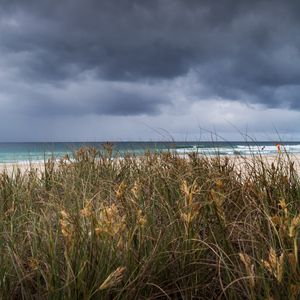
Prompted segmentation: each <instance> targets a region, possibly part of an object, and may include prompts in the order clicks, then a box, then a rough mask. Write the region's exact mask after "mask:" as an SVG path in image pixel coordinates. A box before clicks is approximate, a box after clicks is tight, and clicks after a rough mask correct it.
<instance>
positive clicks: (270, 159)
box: [0, 153, 300, 174]
mask: <svg viewBox="0 0 300 300" xmlns="http://www.w3.org/2000/svg"><path fill="white" fill-rule="evenodd" d="M178 155H179V156H180V157H185V158H188V155H187V154H186V155H183V154H178ZM198 155H199V156H201V154H198ZM206 157H211V158H213V157H215V156H214V155H211V156H206ZM222 157H228V158H229V160H231V161H233V162H234V163H235V166H236V167H237V169H239V170H242V171H243V170H244V169H245V165H246V164H249V163H251V162H252V161H253V158H255V159H257V158H258V159H259V160H262V161H263V162H265V163H266V164H267V165H271V164H272V163H274V164H276V162H278V160H279V158H280V161H281V162H282V160H283V161H288V160H290V161H291V162H294V167H295V170H296V171H297V172H298V173H300V154H298V153H293V154H289V155H288V156H287V155H286V154H281V155H280V156H279V155H278V154H276V155H244V156H240V155H229V156H226V155H225V156H222ZM118 159H120V158H118ZM56 162H57V161H56ZM18 169H19V170H20V171H21V173H26V172H28V171H30V170H37V171H38V172H44V170H45V165H44V162H43V161H40V162H38V161H35V162H24V161H22V162H14V163H0V173H2V172H3V171H6V172H7V173H8V174H13V173H14V172H16V171H17V170H18Z"/></svg>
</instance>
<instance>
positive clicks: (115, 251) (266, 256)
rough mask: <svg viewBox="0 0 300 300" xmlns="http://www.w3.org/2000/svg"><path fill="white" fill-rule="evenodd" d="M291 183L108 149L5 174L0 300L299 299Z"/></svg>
mask: <svg viewBox="0 0 300 300" xmlns="http://www.w3.org/2000/svg"><path fill="white" fill-rule="evenodd" d="M298 175H299V174H298V173H297V171H296V168H295V165H294V162H293V160H292V159H291V158H290V157H288V155H287V154H279V155H278V156H277V157H276V158H275V159H274V161H273V162H272V163H268V162H267V161H266V160H265V159H264V157H262V156H250V157H248V158H247V159H245V160H243V159H239V160H234V159H232V158H228V157H223V156H203V155H197V154H189V155H188V157H181V156H179V155H177V154H174V153H170V152H167V153H156V154H154V153H150V152H149V153H145V155H144V156H141V157H135V156H134V155H130V154H128V155H126V156H125V157H124V158H123V159H119V158H113V157H112V149H111V147H110V146H106V148H105V150H104V151H101V152H100V151H98V150H96V149H94V148H83V149H80V150H78V151H77V152H76V153H75V155H74V159H72V160H70V159H69V158H68V157H64V158H63V159H61V160H60V161H59V162H58V161H54V160H49V161H47V162H46V163H45V165H44V169H43V172H42V173H41V172H40V170H37V169H34V168H31V169H30V170H29V171H28V172H21V171H20V170H17V169H15V170H14V172H13V174H8V173H6V172H5V171H3V172H2V174H1V175H0V235H1V236H0V253H1V255H0V298H1V299H299V297H300V266H299V253H300V252H299V231H300V181H299V177H298Z"/></svg>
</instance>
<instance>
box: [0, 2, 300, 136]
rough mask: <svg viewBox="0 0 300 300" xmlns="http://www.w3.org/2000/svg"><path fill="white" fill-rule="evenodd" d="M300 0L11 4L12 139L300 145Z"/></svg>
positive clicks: (7, 17) (6, 106)
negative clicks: (298, 142)
mask: <svg viewBox="0 0 300 300" xmlns="http://www.w3.org/2000/svg"><path fill="white" fill-rule="evenodd" d="M299 28H300V2H299V1H298V0H295V1H293V0H285V1H282V0H272V1H267V0H260V1H255V0H253V1H249V0H222V1H211V0H122V1H120V0H118V1H117V0H26V1H24V0H0V141H96V140H100V141H106V140H111V141H127V140H135V141H142V140H169V139H175V140H209V139H218V138H222V139H225V140H244V139H245V138H248V137H250V139H255V140H273V139H274V138H278V137H280V138H282V139H286V140H291V141H295V140H300V32H299Z"/></svg>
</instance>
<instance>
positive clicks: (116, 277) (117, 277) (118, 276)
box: [99, 267, 126, 290]
mask: <svg viewBox="0 0 300 300" xmlns="http://www.w3.org/2000/svg"><path fill="white" fill-rule="evenodd" d="M125 271H126V268H125V267H119V268H117V269H116V270H115V271H113V272H112V273H111V274H109V275H108V277H107V278H106V279H105V280H104V281H103V283H102V284H101V285H100V287H99V290H105V289H108V288H112V287H114V286H116V285H118V284H119V283H120V282H121V281H122V279H123V276H124V273H125Z"/></svg>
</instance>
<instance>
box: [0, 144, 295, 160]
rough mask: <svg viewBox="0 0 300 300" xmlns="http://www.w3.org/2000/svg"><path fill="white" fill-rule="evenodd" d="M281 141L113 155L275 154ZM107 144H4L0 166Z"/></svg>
mask: <svg viewBox="0 0 300 300" xmlns="http://www.w3.org/2000/svg"><path fill="white" fill-rule="evenodd" d="M277 144H278V142H276V141H275V142H201V141H192V142H175V141H172V142H112V145H113V154H114V155H118V156H121V157H122V156H124V155H125V154H126V153H133V154H135V155H143V154H144V153H145V152H146V151H150V152H161V151H170V152H172V153H178V154H188V153H192V152H196V153H199V154H204V155H216V154H220V155H250V154H262V155H272V154H276V153H278V147H277ZM279 144H280V148H281V151H282V152H285V151H286V152H287V153H295V154H297V153H300V142H280V143H279ZM104 145H105V142H68V143H0V163H16V162H29V161H31V162H36V161H46V160H48V159H49V158H52V157H53V158H55V159H59V158H61V157H63V156H64V155H66V154H68V155H70V156H71V157H72V155H73V153H74V152H75V151H76V150H78V149H80V148H81V147H95V148H97V149H98V150H100V151H103V149H104V148H103V146H104Z"/></svg>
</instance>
